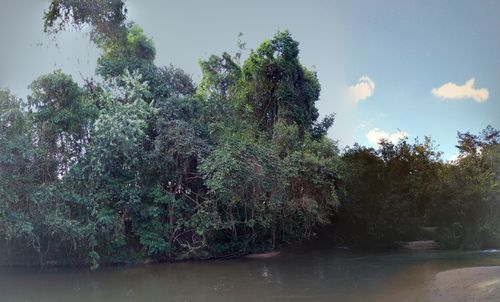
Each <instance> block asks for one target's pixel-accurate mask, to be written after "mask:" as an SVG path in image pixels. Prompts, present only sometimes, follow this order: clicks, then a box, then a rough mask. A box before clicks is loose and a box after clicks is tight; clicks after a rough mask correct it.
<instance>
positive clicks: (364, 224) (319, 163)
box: [0, 0, 500, 269]
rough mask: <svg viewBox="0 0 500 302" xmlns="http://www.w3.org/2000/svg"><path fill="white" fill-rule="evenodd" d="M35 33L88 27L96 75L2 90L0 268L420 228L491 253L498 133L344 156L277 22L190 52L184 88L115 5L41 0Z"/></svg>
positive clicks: (362, 240) (401, 235)
mask: <svg viewBox="0 0 500 302" xmlns="http://www.w3.org/2000/svg"><path fill="white" fill-rule="evenodd" d="M44 24H45V31H46V32H47V34H48V35H54V34H55V33H57V32H58V31H61V30H64V29H65V28H67V27H75V28H77V29H78V28H87V29H88V30H90V33H89V39H90V40H91V42H92V43H94V44H95V45H97V46H98V47H99V49H100V50H101V56H100V57H99V59H98V61H97V69H96V71H95V78H89V79H86V80H85V82H84V83H83V84H79V83H77V82H76V81H75V80H74V79H73V78H72V77H71V76H70V75H68V74H66V73H64V71H63V70H54V71H53V72H51V73H49V74H44V75H40V76H39V77H38V78H36V79H34V81H33V82H32V83H31V84H30V86H29V88H30V91H31V93H30V95H29V96H28V97H27V99H25V100H24V99H20V98H18V97H17V96H15V95H12V94H11V93H10V92H9V90H8V89H1V90H0V257H1V259H2V263H1V264H9V265H13V264H15V265H18V264H20V265H35V266H46V265H87V266H89V267H92V268H94V269H95V268H97V267H98V266H99V265H100V264H111V263H139V262H144V261H173V260H185V259H199V260H202V259H225V258H234V257H239V256H243V255H245V254H248V253H258V252H265V251H271V250H275V249H279V248H280V247H282V246H284V245H288V244H293V243H297V242H300V241H302V240H305V239H309V238H312V237H315V236H317V235H318V234H319V233H322V234H324V233H327V234H328V235H329V236H328V238H329V239H328V240H334V241H335V242H337V243H338V244H339V245H342V246H352V247H356V248H362V249H389V248H398V247H399V246H400V245H401V244H402V243H403V242H406V241H412V240H419V239H433V240H435V241H436V242H437V243H438V244H439V246H440V248H443V249H482V248H499V247H500V223H499V221H500V131H499V130H497V129H495V128H493V127H492V126H489V125H484V127H485V128H484V130H483V131H482V132H480V133H470V132H465V133H458V134H457V148H458V150H459V152H460V153H459V156H458V158H457V159H456V160H453V161H445V160H444V159H443V158H442V153H441V152H440V151H439V150H438V148H437V147H436V143H435V142H434V141H433V140H432V138H431V137H423V138H420V139H416V140H414V141H410V140H409V139H408V138H404V139H401V140H400V141H399V142H397V143H393V142H390V141H388V140H381V141H380V143H379V145H378V147H377V148H370V147H365V146H362V145H358V144H355V145H354V146H351V147H346V148H345V149H343V150H340V148H339V147H338V145H337V142H336V141H334V140H332V139H331V138H329V137H328V136H327V131H328V130H329V129H330V128H331V127H332V125H333V123H334V119H335V115H334V114H333V113H332V114H330V115H326V116H325V117H324V118H322V119H320V118H319V116H320V115H319V112H318V109H317V107H316V105H315V103H316V102H317V101H318V100H319V98H320V91H321V87H320V84H319V80H318V77H317V74H316V72H314V71H313V70H312V69H308V68H307V67H305V66H304V65H302V64H301V62H300V60H299V42H298V41H296V40H295V39H294V37H293V36H292V34H291V33H290V32H289V31H286V30H285V31H278V32H277V33H276V34H275V36H274V37H272V38H270V39H268V40H264V41H263V42H262V43H261V44H260V45H257V46H256V48H255V49H254V50H251V51H250V52H249V55H248V56H246V57H245V58H243V56H242V51H243V50H244V49H245V47H246V45H245V44H244V43H243V42H241V41H239V42H238V46H239V49H238V50H237V51H236V52H235V53H230V52H224V53H222V54H216V55H211V56H209V57H208V58H206V59H203V60H200V62H199V65H200V68H201V71H202V78H201V81H200V82H199V83H195V82H194V81H193V80H192V78H191V76H190V75H188V74H187V73H185V72H184V71H183V70H181V69H179V68H176V67H175V66H173V65H170V66H157V65H155V55H156V49H155V46H154V43H153V40H152V39H151V38H149V37H148V36H147V34H146V33H145V32H144V31H143V30H142V28H141V27H140V26H139V25H137V24H135V23H133V22H131V21H129V20H127V9H126V7H125V3H124V2H123V1H121V0H120V1H119V0H116V1H96V0H85V1H72V0H52V1H51V4H50V7H49V9H48V10H47V11H46V12H45V16H44Z"/></svg>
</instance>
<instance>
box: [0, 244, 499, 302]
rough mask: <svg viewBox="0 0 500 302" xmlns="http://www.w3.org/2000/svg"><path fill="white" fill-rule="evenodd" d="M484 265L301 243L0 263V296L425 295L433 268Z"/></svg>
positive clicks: (92, 299) (47, 299)
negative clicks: (99, 262) (162, 260)
mask: <svg viewBox="0 0 500 302" xmlns="http://www.w3.org/2000/svg"><path fill="white" fill-rule="evenodd" d="M490 265H500V253H498V252H492V251H489V252H391V253H360V252H352V251H345V250H339V249H336V248H334V247H324V246H320V247H318V246H317V245H313V244H306V245H304V246H302V247H299V248H295V249H290V250H284V251H283V252H282V253H281V255H279V256H278V257H275V258H271V259H238V260H230V261H209V262H183V263H171V264H156V265H141V266H121V267H107V268H101V269H99V270H97V271H89V270H88V269H86V268H64V269H51V270H38V269H20V268H0V301H2V302H27V301H30V302H35V301H37V302H58V301H64V302H67V301H71V302H83V301H86V302H118V301H120V302H125V301H144V302H160V301H217V302H219V301H258V302H265V301H348V302H351V301H352V302H357V301H380V302H382V301H384V302H385V301H398V302H399V301H425V300H426V298H423V297H425V294H426V290H427V289H426V288H427V287H426V286H427V285H428V283H429V281H430V280H432V278H433V276H434V275H435V274H436V273H437V272H440V271H445V270H448V269H453V268H463V267H472V266H490Z"/></svg>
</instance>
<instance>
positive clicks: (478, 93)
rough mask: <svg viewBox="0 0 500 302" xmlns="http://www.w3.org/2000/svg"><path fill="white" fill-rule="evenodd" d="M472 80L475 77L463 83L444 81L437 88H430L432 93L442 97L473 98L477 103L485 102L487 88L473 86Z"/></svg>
mask: <svg viewBox="0 0 500 302" xmlns="http://www.w3.org/2000/svg"><path fill="white" fill-rule="evenodd" d="M474 82H475V79H474V78H471V79H470V80H468V81H467V82H465V84H464V85H457V84H455V83H451V82H450V83H446V84H444V85H443V86H441V87H439V88H434V89H432V94H433V95H435V96H437V97H439V98H442V99H450V100H459V99H473V100H474V101H476V102H478V103H482V102H486V101H487V100H488V98H489V96H490V93H489V91H488V89H486V88H475V87H474Z"/></svg>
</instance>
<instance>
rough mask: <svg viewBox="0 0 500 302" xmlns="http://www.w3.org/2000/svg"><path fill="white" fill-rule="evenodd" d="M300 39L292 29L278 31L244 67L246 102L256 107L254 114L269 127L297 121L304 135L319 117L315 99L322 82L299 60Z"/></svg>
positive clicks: (258, 123) (251, 106) (255, 118)
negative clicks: (294, 36)
mask: <svg viewBox="0 0 500 302" xmlns="http://www.w3.org/2000/svg"><path fill="white" fill-rule="evenodd" d="M298 45H299V43H298V42H297V41H295V40H294V39H293V38H292V36H291V34H290V33H289V32H288V31H283V32H278V33H277V34H276V35H275V36H274V38H273V39H272V40H267V41H265V42H263V43H262V44H261V45H260V46H259V47H258V48H257V50H256V51H253V52H251V53H250V56H249V58H248V59H247V60H246V61H245V63H244V64H243V68H242V83H241V86H242V89H243V91H244V94H245V101H244V104H245V105H247V104H248V106H250V108H251V109H252V110H253V118H254V121H255V123H256V124H257V125H259V126H260V127H261V129H263V130H267V131H269V129H272V126H273V125H274V124H275V123H276V122H277V121H278V120H279V119H282V120H284V121H285V122H286V123H296V124H297V125H298V126H299V133H300V135H301V136H303V134H304V132H305V131H310V130H311V128H312V125H313V124H314V122H315V121H316V119H317V118H318V110H317V109H316V107H315V105H314V104H315V102H316V101H317V100H318V99H319V93H320V85H319V82H318V79H317V76H316V73H315V72H311V71H309V70H307V69H306V68H305V67H304V66H302V65H301V64H300V62H299V59H298V55H299V48H298Z"/></svg>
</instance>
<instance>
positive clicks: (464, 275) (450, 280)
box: [428, 266, 500, 302]
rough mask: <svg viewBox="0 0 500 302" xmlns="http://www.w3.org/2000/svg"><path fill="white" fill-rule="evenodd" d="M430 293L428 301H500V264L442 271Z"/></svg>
mask: <svg viewBox="0 0 500 302" xmlns="http://www.w3.org/2000/svg"><path fill="white" fill-rule="evenodd" d="M429 295H430V297H429V300H428V301H435V302H451V301H454V302H469V301H471V302H472V301H474V302H476V301H477V302H486V301H488V302H492V301H500V266H492V267H472V268H463V269H454V270H449V271H444V272H440V273H438V274H436V277H435V279H434V281H433V284H432V287H431V289H430V292H429Z"/></svg>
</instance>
